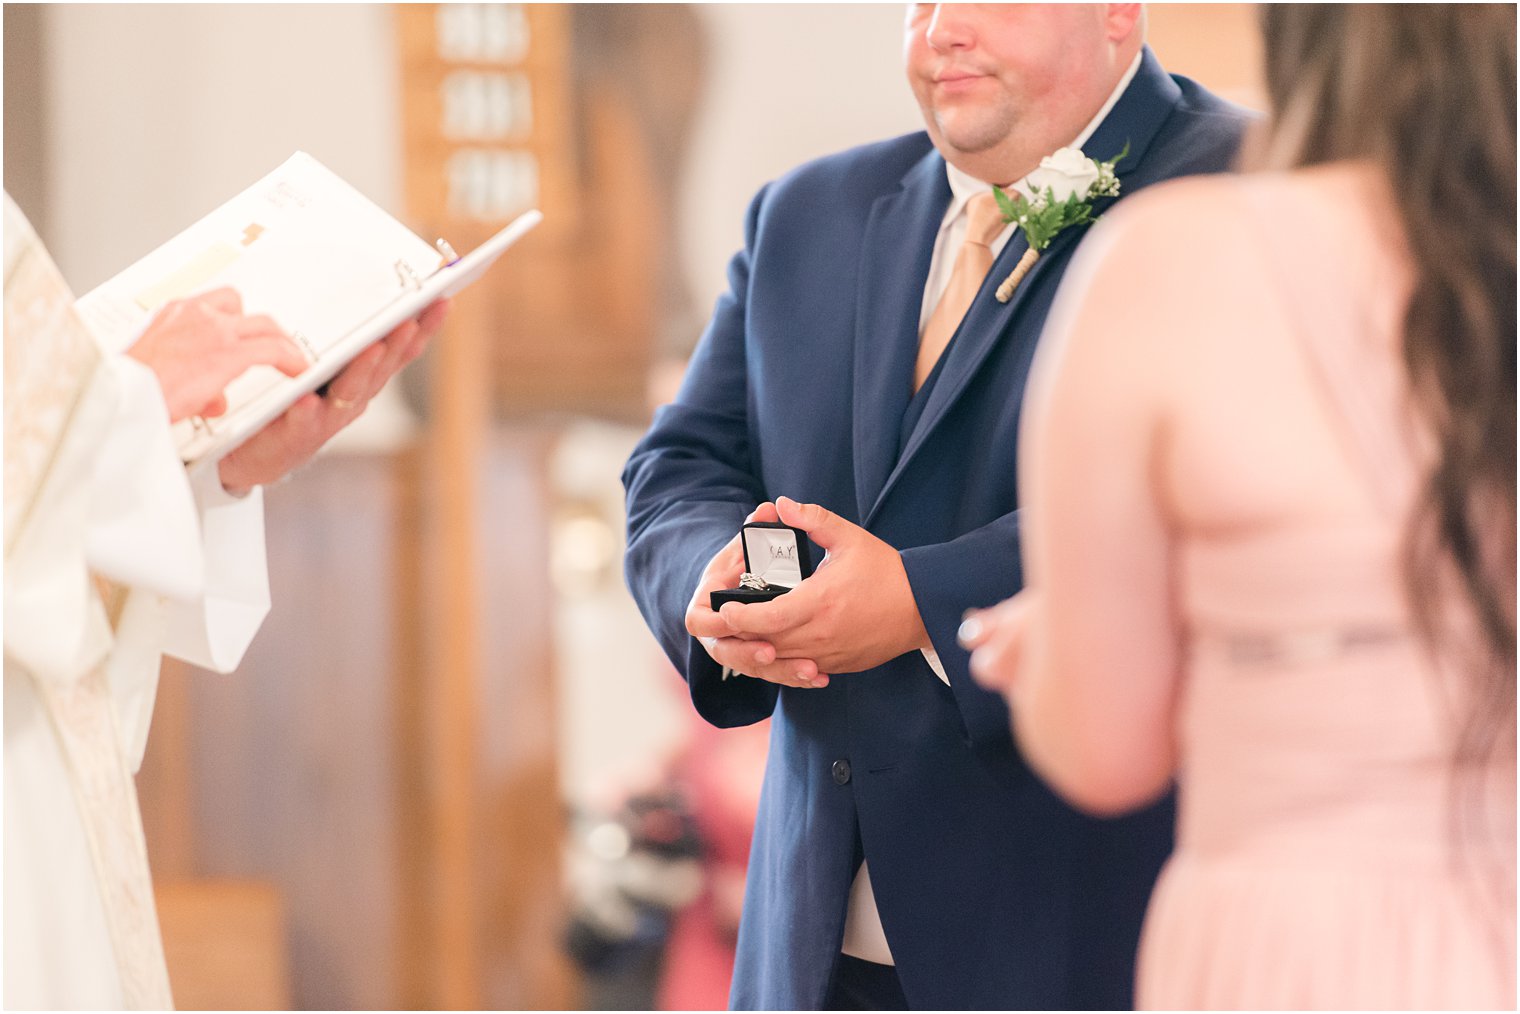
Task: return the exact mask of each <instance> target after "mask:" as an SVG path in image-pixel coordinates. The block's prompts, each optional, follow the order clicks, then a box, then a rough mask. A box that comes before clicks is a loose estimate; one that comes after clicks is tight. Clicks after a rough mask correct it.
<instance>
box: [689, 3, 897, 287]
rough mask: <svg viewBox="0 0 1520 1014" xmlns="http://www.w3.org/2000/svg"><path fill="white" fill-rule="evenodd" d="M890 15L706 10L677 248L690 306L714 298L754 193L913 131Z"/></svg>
mask: <svg viewBox="0 0 1520 1014" xmlns="http://www.w3.org/2000/svg"><path fill="white" fill-rule="evenodd" d="M904 12H905V8H904V5H902V4H707V5H704V6H703V7H702V8H701V13H702V16H703V20H704V22H705V24H706V26H707V29H708V33H709V46H710V54H709V60H708V66H709V86H708V93H707V96H706V97H705V99H704V101H703V104H702V107H701V112H700V113H699V116H698V124H697V129H696V132H695V137H694V139H693V143H692V148H691V152H690V156H689V157H690V163H689V167H688V170H687V172H688V176H687V180H688V186H687V188H686V192H685V194H684V198H683V201H682V205H681V208H680V211H681V215H682V221H681V224H680V236H679V239H680V242H681V244H682V247H683V249H682V255H683V260H684V263H685V265H686V270H687V277H688V279H689V282H690V285H691V291H692V295H693V296H694V297H695V298H696V302H697V306H698V307H699V308H701V309H703V310H704V311H705V310H706V309H707V308H708V307H710V306H711V305H712V301H713V300H714V299H715V298H717V296H718V294H719V293H720V292H722V290H723V286H724V271H725V268H726V266H727V264H728V259H729V257H731V256H732V255H733V253H734V251H736V250H737V249H738V248H739V246H740V244H741V243H742V241H743V220H744V210H745V208H746V207H747V206H748V204H749V199H750V198H751V197H752V196H754V193H755V191H756V190H757V189H759V188H760V186H761V185H763V184H764V183H766V182H768V181H769V180H772V179H775V178H776V177H777V176H779V175H781V174H782V173H784V172H786V171H787V170H788V169H790V168H792V167H793V166H795V165H798V164H799V163H801V162H805V161H807V160H809V159H813V158H817V157H819V156H820V155H826V154H829V153H830V152H835V151H839V150H841V149H844V148H848V147H851V146H852V145H856V144H863V143H866V142H868V141H876V140H881V139H883V138H888V137H894V136H896V135H898V134H903V133H906V132H908V131H910V130H917V129H919V128H920V127H921V126H922V124H923V121H922V119H921V118H920V117H919V114H918V106H917V105H916V104H915V103H914V101H913V95H912V92H910V91H909V90H908V83H907V81H906V79H905V78H904V77H903V70H902V26H903V17H904Z"/></svg>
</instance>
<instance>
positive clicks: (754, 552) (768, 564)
mask: <svg viewBox="0 0 1520 1014" xmlns="http://www.w3.org/2000/svg"><path fill="white" fill-rule="evenodd" d="M739 534H740V540H739V541H740V543H741V544H742V545H743V546H744V569H745V570H746V571H748V572H749V573H751V574H754V575H755V576H756V577H758V578H760V579H761V580H763V581H765V582H766V583H767V584H769V585H770V587H769V588H766V589H764V590H763V591H762V590H760V589H757V588H743V587H740V588H725V589H722V590H721V591H715V592H711V593H710V594H709V596H708V598H709V599H710V601H711V602H712V607H713V611H714V612H716V611H717V610H719V609H721V608H723V604H724V603H725V602H744V603H749V602H769V601H770V600H771V599H773V598H776V597H777V596H779V595H785V594H786V593H787V592H789V591H791V590H792V588H794V587H795V586H796V585H797V584H799V583H801V582H802V581H803V580H805V579H806V578H808V577H811V576H812V574H813V554H812V550H811V548H810V546H809V543H808V538H807V532H804V531H803V530H802V529H800V528H793V527H792V526H790V525H784V524H782V523H781V522H779V521H751V522H750V523H749V524H747V525H745V526H744V528H743V529H742V530H741V531H740V533H739ZM788 582H790V583H788Z"/></svg>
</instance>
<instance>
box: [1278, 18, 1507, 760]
mask: <svg viewBox="0 0 1520 1014" xmlns="http://www.w3.org/2000/svg"><path fill="white" fill-rule="evenodd" d="M1262 25H1263V31H1264V34H1265V42H1266V76H1267V89H1268V92H1269V95H1270V98H1271V101H1272V105H1273V110H1274V116H1275V120H1274V125H1273V127H1272V145H1273V149H1274V152H1275V154H1276V158H1275V159H1274V161H1276V162H1278V163H1280V164H1282V165H1286V166H1309V165H1315V164H1318V163H1323V162H1333V161H1340V160H1352V159H1354V160H1362V161H1369V162H1372V163H1374V164H1376V165H1377V166H1379V167H1380V168H1381V170H1382V171H1383V172H1384V174H1386V177H1387V180H1388V183H1389V185H1390V187H1391V191H1392V195H1393V198H1394V201H1395V203H1396V205H1397V208H1398V213H1399V216H1400V219H1401V222H1402V226H1403V232H1404V235H1405V237H1406V239H1407V241H1408V246H1409V255H1410V258H1411V262H1412V264H1413V267H1414V274H1415V278H1414V285H1413V289H1412V292H1411V295H1410V299H1409V304H1408V310H1407V313H1406V315H1405V318H1404V334H1403V355H1404V365H1405V368H1406V370H1407V374H1408V378H1409V386H1410V391H1411V396H1412V398H1413V402H1414V409H1415V411H1416V412H1417V413H1418V414H1419V416H1420V418H1421V419H1422V420H1423V422H1424V424H1425V425H1426V426H1428V428H1429V430H1430V432H1431V433H1432V434H1433V435H1434V437H1435V440H1436V444H1437V454H1436V456H1435V460H1434V462H1433V464H1432V466H1431V468H1430V470H1429V472H1428V474H1427V475H1426V476H1425V477H1424V481H1423V485H1422V487H1421V489H1420V491H1419V498H1418V502H1417V504H1416V508H1415V514H1414V517H1413V518H1412V519H1411V522H1410V528H1409V533H1408V535H1409V537H1408V541H1407V558H1406V561H1405V573H1406V577H1407V584H1408V589H1409V593H1410V597H1411V601H1412V603H1413V606H1414V613H1415V616H1416V619H1417V622H1418V623H1419V625H1420V628H1421V630H1420V632H1421V634H1422V636H1423V639H1424V641H1425V642H1426V644H1427V645H1428V646H1429V647H1430V648H1431V649H1432V651H1433V652H1435V653H1436V654H1437V655H1438V656H1440V657H1443V658H1446V659H1450V660H1452V661H1453V662H1455V663H1456V664H1457V665H1459V666H1460V667H1461V669H1462V671H1463V672H1464V673H1466V674H1468V676H1469V677H1470V678H1469V680H1468V686H1469V688H1470V690H1471V695H1470V699H1469V700H1468V701H1467V702H1466V703H1465V705H1464V706H1463V707H1462V709H1461V712H1462V717H1461V728H1460V733H1459V740H1458V745H1457V762H1458V766H1459V767H1461V766H1463V765H1464V764H1467V763H1471V762H1478V761H1482V760H1485V759H1487V758H1488V757H1490V756H1491V755H1492V754H1493V752H1494V751H1495V750H1496V749H1498V748H1501V747H1508V749H1510V750H1512V749H1513V744H1514V734H1515V724H1514V720H1515V661H1516V660H1515V309H1516V307H1515V238H1516V237H1515V171H1516V165H1515V9H1514V7H1512V6H1509V5H1499V4H1457V5H1445V4H1409V5H1384V4H1376V5H1371V4H1327V5H1311V4H1266V5H1264V10H1263V14H1262ZM1439 575H1450V579H1449V580H1443V579H1441V578H1439V577H1438V576H1439ZM1453 584H1455V585H1456V587H1457V588H1458V589H1459V591H1460V599H1461V601H1463V602H1464V603H1465V604H1466V605H1467V606H1468V610H1467V611H1468V613H1469V615H1468V616H1466V617H1462V618H1460V619H1454V618H1453V617H1452V616H1451V613H1450V609H1449V606H1447V605H1446V604H1445V603H1447V602H1448V601H1449V600H1450V598H1451V594H1450V593H1451V589H1452V586H1453ZM1475 629H1476V632H1477V633H1478V634H1479V637H1477V638H1475V637H1474V636H1473V634H1474V630H1475ZM1475 642H1476V643H1475Z"/></svg>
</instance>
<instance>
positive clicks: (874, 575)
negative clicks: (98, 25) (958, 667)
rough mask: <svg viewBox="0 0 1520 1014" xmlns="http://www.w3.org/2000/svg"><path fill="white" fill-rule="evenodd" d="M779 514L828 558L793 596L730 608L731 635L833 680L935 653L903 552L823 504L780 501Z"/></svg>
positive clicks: (726, 612)
mask: <svg viewBox="0 0 1520 1014" xmlns="http://www.w3.org/2000/svg"><path fill="white" fill-rule="evenodd" d="M776 511H777V513H778V515H779V518H780V520H781V521H782V522H784V523H785V524H788V525H791V526H792V527H793V528H800V529H802V530H803V531H805V532H807V533H808V535H809V536H810V537H811V538H812V540H813V541H814V542H816V543H817V544H818V545H820V546H822V547H823V548H824V550H825V551H826V552H827V554H828V555H827V556H826V558H825V559H824V561H823V563H822V564H820V565H819V567H818V569H817V570H816V571H815V572H814V573H813V576H812V577H809V578H807V579H805V580H804V581H803V582H802V583H801V584H799V585H798V586H797V587H796V588H794V589H792V590H791V591H789V592H787V593H786V594H785V595H781V596H779V597H777V598H775V599H772V600H771V601H769V602H754V603H749V604H739V603H726V604H724V606H723V609H722V611H721V613H719V619H721V620H723V621H724V622H725V623H726V624H727V625H728V627H729V630H730V636H733V637H738V638H758V639H761V641H762V642H763V643H764V644H766V645H767V646H769V647H770V648H772V649H774V651H775V653H776V658H777V659H779V660H780V661H779V662H778V663H777V664H778V665H781V664H784V663H786V662H788V661H793V662H794V664H795V660H798V659H805V660H808V661H810V662H811V663H813V664H815V665H816V666H817V667H818V669H819V670H820V671H822V672H825V673H840V672H860V671H862V670H865V669H870V668H871V667H873V666H877V665H880V664H881V663H883V662H886V661H887V660H889V659H893V658H896V657H897V656H899V655H903V654H906V653H907V652H910V651H915V650H918V649H922V648H927V647H929V646H930V641H929V634H928V631H926V630H925V629H924V621H923V618H922V617H921V616H919V613H918V603H917V601H916V600H915V599H914V598H913V588H912V586H911V585H910V584H909V583H908V573H907V571H906V570H905V569H904V568H903V564H902V556H901V555H900V554H899V553H898V551H897V550H896V549H893V548H892V547H891V546H889V545H888V544H887V543H885V542H883V541H882V540H881V539H878V538H877V537H876V536H874V535H872V534H871V533H870V532H868V531H866V530H865V529H864V528H861V527H860V526H859V525H855V524H851V523H850V522H848V521H846V520H845V519H844V518H841V517H839V516H838V515H837V514H834V513H832V512H831V511H828V510H825V509H824V508H823V507H820V506H818V505H817V504H803V503H797V502H796V501H795V500H789V499H787V498H786V497H779V498H778V499H777V500H776Z"/></svg>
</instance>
